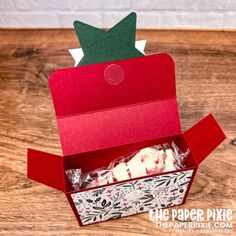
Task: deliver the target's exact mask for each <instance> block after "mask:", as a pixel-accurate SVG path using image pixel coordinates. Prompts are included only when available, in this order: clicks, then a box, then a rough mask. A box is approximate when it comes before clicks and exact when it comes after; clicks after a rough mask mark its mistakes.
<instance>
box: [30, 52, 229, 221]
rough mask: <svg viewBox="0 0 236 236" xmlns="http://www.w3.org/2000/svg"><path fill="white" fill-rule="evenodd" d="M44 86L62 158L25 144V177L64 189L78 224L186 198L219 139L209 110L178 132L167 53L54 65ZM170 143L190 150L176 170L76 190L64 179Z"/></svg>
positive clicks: (171, 63) (220, 133)
mask: <svg viewBox="0 0 236 236" xmlns="http://www.w3.org/2000/svg"><path fill="white" fill-rule="evenodd" d="M49 85H50V90H51V95H52V99H53V103H54V107H55V112H56V117H57V123H58V130H59V133H60V139H61V144H62V151H63V156H58V155H53V154H48V153H44V152H41V151H37V150H32V149H29V150H28V177H29V178H30V179H33V180H35V181H38V182H40V183H43V184H46V185H48V186H50V187H53V188H56V189H58V190H61V191H62V192H64V193H65V194H66V196H67V199H68V201H69V203H70V205H71V207H72V209H73V211H74V214H75V216H76V218H77V219H78V222H79V224H80V225H87V224H91V223H95V222H99V221H104V220H109V219H116V218H119V217H123V216H128V215H133V214H137V213H140V212H145V211H148V210H149V209H151V208H163V207H170V206H174V205H179V204H182V203H184V202H185V200H186V197H187V194H188V192H189V189H190V186H191V183H192V181H193V178H194V175H195V173H196V171H197V168H198V166H199V164H200V163H201V162H202V161H203V160H204V159H205V158H206V157H207V155H208V154H209V153H210V152H211V151H213V150H214V149H215V148H216V147H217V146H218V145H219V144H220V143H221V142H222V141H223V140H224V139H225V135H224V133H223V131H222V130H221V128H220V127H219V125H218V124H217V122H216V120H215V119H214V117H213V116H212V115H211V114H210V115H208V116H207V117H205V118H204V119H203V120H201V121H200V122H198V123H197V124H196V125H194V126H193V127H192V128H190V129H188V130H187V131H185V132H182V130H181V123H180V117H179V110H178V104H177V98H176V86H175V65H174V61H173V59H172V58H171V56H169V55H168V54H156V55H151V56H145V57H137V58H132V59H126V60H119V61H112V62H106V63H99V64H93V65H87V66H79V67H74V68H67V69H62V70H57V71H55V72H53V73H52V75H51V77H50V79H49ZM172 141H174V142H175V143H176V144H177V145H178V146H179V148H180V149H182V150H186V149H187V148H189V150H190V154H189V156H188V157H187V160H186V163H185V164H186V168H184V169H182V170H177V171H171V172H166V173H161V174H155V175H151V176H144V177H141V178H136V179H132V180H127V181H121V182H117V183H112V184H107V185H104V186H99V187H95V188H91V189H81V190H73V189H72V188H71V186H70V184H69V182H68V180H67V178H66V176H65V170H67V169H74V168H81V169H82V171H90V170H94V169H96V168H100V167H106V166H108V164H109V163H110V162H111V161H113V160H115V159H116V158H117V157H120V156H123V155H126V154H128V153H131V152H133V151H136V150H139V149H141V148H143V147H147V146H152V145H155V144H160V143H164V142H167V143H170V142H172Z"/></svg>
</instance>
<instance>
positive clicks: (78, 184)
mask: <svg viewBox="0 0 236 236" xmlns="http://www.w3.org/2000/svg"><path fill="white" fill-rule="evenodd" d="M188 154H189V150H187V151H186V152H182V151H180V149H179V148H178V147H177V145H176V144H175V143H174V142H172V143H171V145H170V144H168V143H164V144H159V145H154V146H151V147H145V148H142V149H140V150H138V151H136V152H133V153H132V154H130V155H128V156H123V157H119V158H117V159H116V160H114V161H112V162H111V163H110V164H109V166H107V167H104V168H99V169H95V170H93V171H90V172H87V173H84V172H83V170H81V169H79V168H78V169H69V170H66V176H67V178H68V179H69V182H70V184H71V186H72V188H73V189H75V190H77V189H84V188H92V187H98V186H101V185H106V184H110V183H114V182H119V181H123V180H129V179H133V178H138V177H143V176H147V175H153V174H158V173H164V172H168V171H175V170H180V169H183V168H184V167H185V165H184V162H185V160H186V158H187V156H188Z"/></svg>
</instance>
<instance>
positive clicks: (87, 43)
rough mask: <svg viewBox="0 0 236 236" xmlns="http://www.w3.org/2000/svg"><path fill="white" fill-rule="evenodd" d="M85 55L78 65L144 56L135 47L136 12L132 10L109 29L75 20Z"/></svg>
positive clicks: (75, 26)
mask: <svg viewBox="0 0 236 236" xmlns="http://www.w3.org/2000/svg"><path fill="white" fill-rule="evenodd" d="M74 28H75V31H76V34H77V36H78V38H79V41H80V45H81V48H82V50H83V57H82V59H81V60H80V62H79V63H78V65H88V64H95V63H100V62H106V61H114V60H121V59H127V58H133V57H140V56H144V54H143V53H141V52H140V51H139V50H138V49H137V48H136V47H135V33H136V13H134V12H132V13H130V14H129V15H128V16H126V17H125V18H124V19H122V20H121V21H120V22H118V23H117V24H116V25H115V26H113V27H112V28H111V29H110V30H108V31H103V30H101V29H99V28H96V27H94V26H91V25H88V24H85V23H83V22H80V21H75V22H74Z"/></svg>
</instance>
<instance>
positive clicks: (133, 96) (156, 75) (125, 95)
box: [49, 54, 181, 155]
mask: <svg viewBox="0 0 236 236" xmlns="http://www.w3.org/2000/svg"><path fill="white" fill-rule="evenodd" d="M49 84H50V89H51V94H52V99H53V103H54V107H55V112H56V117H57V121H58V129H59V133H60V138H61V144H62V150H63V155H72V154H77V153H82V152H87V151H92V150H98V149H102V148H107V147H113V146H119V145H123V144H129V143H135V142H140V141H144V140H151V139H155V138H158V137H166V136H172V135H177V134H180V133H181V125H180V117H179V111H178V105H177V101H176V87H175V65H174V61H173V59H172V58H171V57H170V56H169V55H168V54H156V55H151V56H145V57H138V58H133V59H128V60H119V61H112V62H106V63H99V64H93V65H88V66H79V67H74V68H68V69H62V70H57V71H55V72H53V73H52V75H51V77H50V79H49Z"/></svg>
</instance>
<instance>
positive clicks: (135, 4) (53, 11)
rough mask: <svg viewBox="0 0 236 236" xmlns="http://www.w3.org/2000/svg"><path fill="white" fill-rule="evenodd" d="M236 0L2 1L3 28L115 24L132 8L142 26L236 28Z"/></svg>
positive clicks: (0, 8) (0, 3)
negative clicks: (79, 23)
mask: <svg viewBox="0 0 236 236" xmlns="http://www.w3.org/2000/svg"><path fill="white" fill-rule="evenodd" d="M235 10H236V0H192V1H191V0H0V27H21V28H22V27H23V28H42V27H43V28H71V27H72V26H73V21H74V20H76V19H77V20H81V21H84V22H87V23H89V24H92V25H94V26H97V27H111V26H112V25H113V24H115V23H116V22H117V21H119V20H120V19H122V18H123V17H124V16H125V15H127V14H128V13H129V12H131V11H135V12H137V14H138V22H137V27H138V28H193V29H195V28H200V29H201V28H203V29H209V28H217V29H222V28H224V29H234V28H236V11H235Z"/></svg>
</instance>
